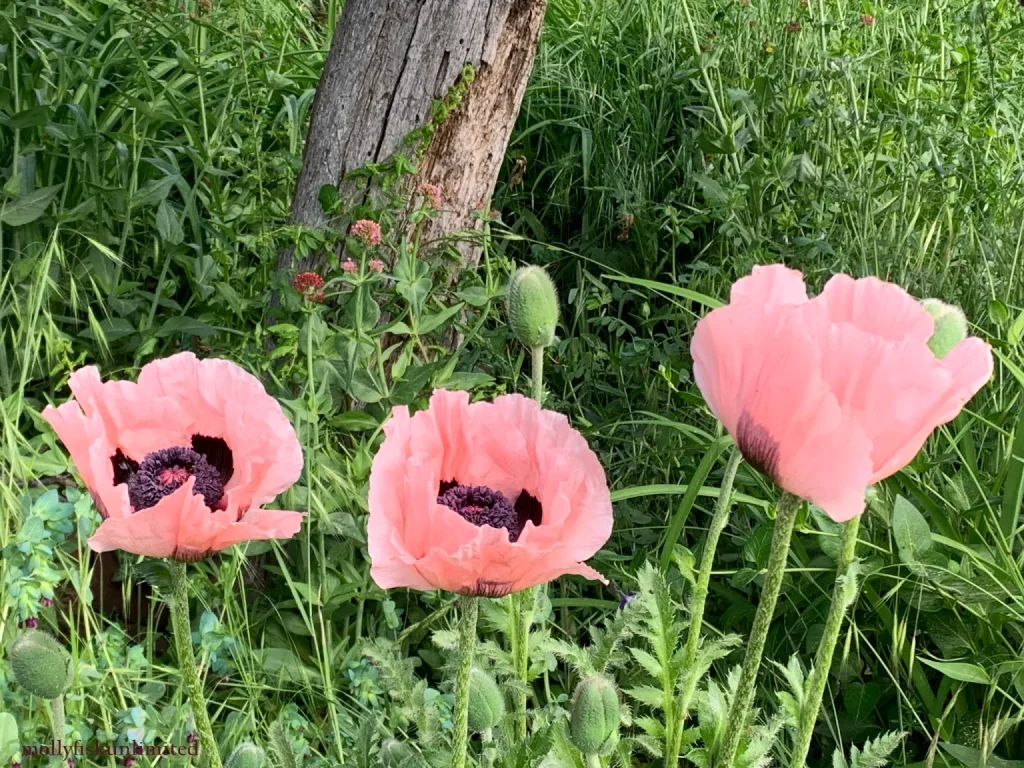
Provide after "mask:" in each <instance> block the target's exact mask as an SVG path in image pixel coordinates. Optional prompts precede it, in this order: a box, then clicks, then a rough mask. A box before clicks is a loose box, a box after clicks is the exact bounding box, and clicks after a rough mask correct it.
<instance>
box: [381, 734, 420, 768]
mask: <svg viewBox="0 0 1024 768" xmlns="http://www.w3.org/2000/svg"><path fill="white" fill-rule="evenodd" d="M414 757H416V750H414V749H413V748H412V747H410V746H409V745H408V744H406V743H405V742H403V741H399V740H398V739H390V738H388V739H384V741H382V742H381V743H380V762H381V765H383V766H384V768H401V766H410V765H412V764H413V758H414Z"/></svg>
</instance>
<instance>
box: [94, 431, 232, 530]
mask: <svg viewBox="0 0 1024 768" xmlns="http://www.w3.org/2000/svg"><path fill="white" fill-rule="evenodd" d="M110 461H111V463H112V464H113V465H114V484H115V485H121V484H126V485H127V486H128V499H129V500H130V501H131V504H132V507H133V509H134V510H135V511H136V512H138V511H140V510H143V509H149V508H150V507H153V506H156V504H157V503H158V502H159V501H160V499H162V498H163V497H164V496H169V495H170V494H172V493H174V492H175V491H176V490H178V489H179V488H180V487H181V486H183V485H184V484H185V483H187V482H188V479H189V478H190V477H191V478H195V485H194V486H193V487H192V492H193V493H194V494H196V495H199V496H202V497H203V503H205V504H206V506H208V507H210V508H211V509H215V508H216V507H217V505H218V504H220V502H221V500H222V499H223V498H224V486H225V484H226V483H227V482H228V480H230V479H231V475H232V474H233V472H234V462H233V459H232V455H231V450H230V449H229V448H228V446H227V443H225V442H224V440H222V439H221V438H219V437H206V436H204V435H193V436H192V447H191V448H183V447H180V446H175V447H173V448H162V449H160V450H158V451H153V452H152V453H148V454H146V455H145V456H144V457H143V458H142V461H141V462H138V461H135V460H134V459H132V458H129V457H128V456H126V455H125V454H124V453H123V452H122V451H121V450H120V449H118V451H117V453H115V454H114V455H113V456H111V457H110Z"/></svg>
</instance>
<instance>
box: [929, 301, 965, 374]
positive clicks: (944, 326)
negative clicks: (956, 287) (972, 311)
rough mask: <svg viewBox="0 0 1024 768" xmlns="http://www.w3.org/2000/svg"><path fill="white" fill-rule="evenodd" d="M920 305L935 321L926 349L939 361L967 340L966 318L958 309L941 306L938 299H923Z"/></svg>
mask: <svg viewBox="0 0 1024 768" xmlns="http://www.w3.org/2000/svg"><path fill="white" fill-rule="evenodd" d="M921 304H922V305H923V306H924V308H925V309H927V310H928V314H930V315H931V316H932V319H934V320H935V330H934V331H933V332H932V337H931V338H930V339H928V347H929V349H931V351H932V354H934V355H935V356H936V357H937V358H939V359H940V360H941V359H942V358H944V357H945V356H946V355H948V354H949V352H950V350H952V349H953V347H955V346H956V345H957V344H959V343H960V342H961V341H963V340H964V339H966V338H967V318H966V317H965V316H964V313H963V311H962V310H961V309H960V307H954V306H952V305H951V304H943V303H942V302H941V301H939V300H938V299H925V300H924V301H922V302H921Z"/></svg>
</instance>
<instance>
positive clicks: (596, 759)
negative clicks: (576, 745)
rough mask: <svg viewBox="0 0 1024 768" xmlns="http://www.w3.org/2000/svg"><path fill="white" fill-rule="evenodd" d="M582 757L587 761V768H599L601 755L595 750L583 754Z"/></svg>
mask: <svg viewBox="0 0 1024 768" xmlns="http://www.w3.org/2000/svg"><path fill="white" fill-rule="evenodd" d="M583 757H584V759H585V760H586V761H587V768H601V756H600V755H598V754H597V753H596V752H592V753H590V754H589V755H584V756H583Z"/></svg>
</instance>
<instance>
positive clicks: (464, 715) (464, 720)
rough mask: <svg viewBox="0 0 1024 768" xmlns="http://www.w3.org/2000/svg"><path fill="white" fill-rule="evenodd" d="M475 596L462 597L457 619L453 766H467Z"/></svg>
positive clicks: (458, 767)
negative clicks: (457, 640) (457, 648)
mask: <svg viewBox="0 0 1024 768" xmlns="http://www.w3.org/2000/svg"><path fill="white" fill-rule="evenodd" d="M477 601H478V598H476V597H464V598H462V605H463V607H462V620H461V621H460V622H459V668H458V670H457V671H456V674H455V756H454V759H453V761H452V768H466V753H467V752H468V751H469V727H468V723H469V678H470V672H471V671H472V669H473V652H474V651H475V650H476V617H477V613H478V611H479V607H480V606H479V603H478V602H477Z"/></svg>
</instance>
